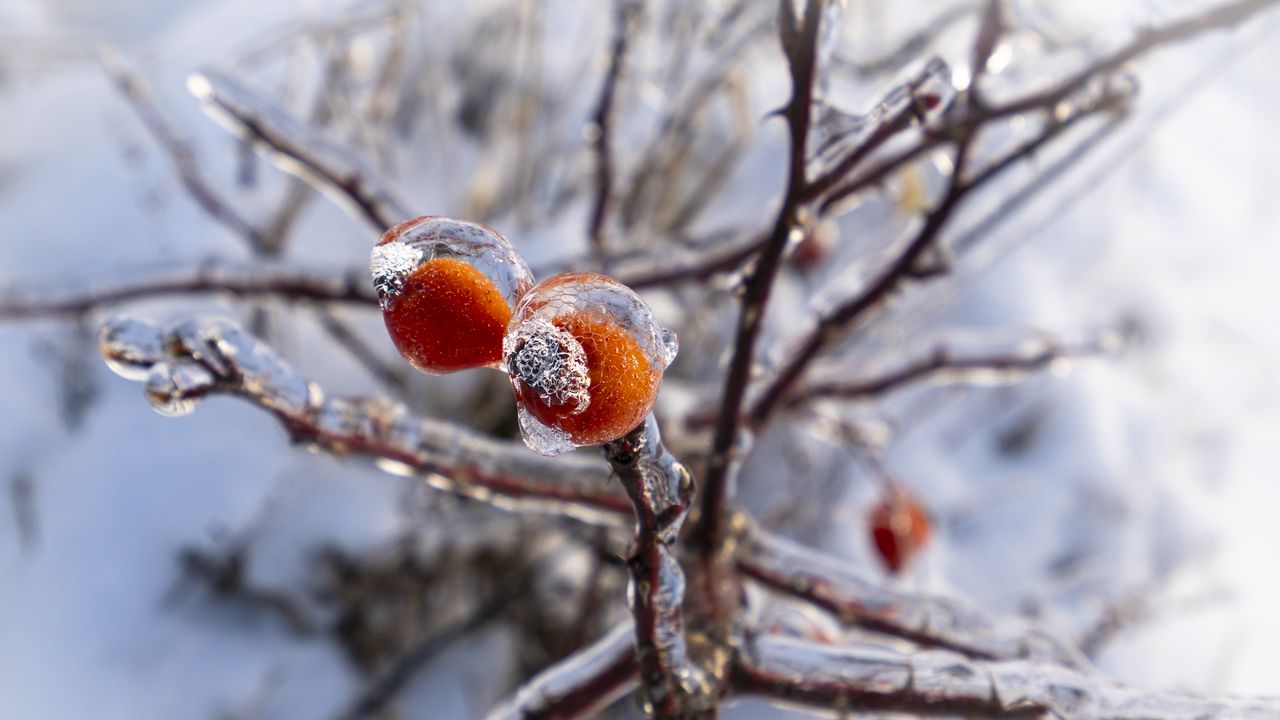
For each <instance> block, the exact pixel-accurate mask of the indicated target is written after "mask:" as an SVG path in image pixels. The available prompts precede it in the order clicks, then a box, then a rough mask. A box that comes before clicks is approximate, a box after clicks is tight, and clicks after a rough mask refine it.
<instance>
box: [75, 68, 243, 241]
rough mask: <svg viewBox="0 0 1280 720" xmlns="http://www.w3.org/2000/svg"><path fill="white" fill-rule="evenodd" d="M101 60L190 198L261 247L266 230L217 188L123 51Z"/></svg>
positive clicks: (211, 215) (210, 215)
mask: <svg viewBox="0 0 1280 720" xmlns="http://www.w3.org/2000/svg"><path fill="white" fill-rule="evenodd" d="M99 60H100V62H101V65H102V68H103V70H104V71H105V72H106V73H107V75H108V77H110V79H111V81H112V82H113V83H115V85H116V87H117V88H119V90H120V94H121V95H123V96H124V98H125V100H128V101H129V104H130V105H131V106H132V107H133V110H134V112H135V113H137V115H138V119H139V120H141V121H142V124H143V126H144V127H146V129H147V132H149V133H150V134H151V137H152V138H154V139H155V141H156V144H157V145H159V146H160V149H161V150H163V151H164V153H165V154H166V155H168V156H169V161H170V162H171V163H172V164H173V169H174V173H175V174H176V175H177V176H178V179H179V180H180V181H181V182H182V187H183V188H184V189H186V191H187V194H188V195H190V196H191V199H192V200H194V201H195V202H196V204H197V205H199V206H200V208H201V209H203V210H204V211H205V213H206V214H207V215H208V216H209V217H211V218H213V219H214V220H215V221H217V222H218V223H219V224H221V225H223V226H224V227H226V228H228V229H229V230H231V231H232V232H234V233H236V234H237V235H239V236H240V237H242V238H244V241H245V242H246V243H248V245H249V247H250V248H251V249H254V250H259V249H261V248H262V247H263V244H264V242H265V239H266V235H265V233H264V232H263V231H262V230H261V229H260V228H258V227H256V226H255V225H254V224H253V223H252V222H250V221H249V220H247V219H246V218H245V217H244V216H243V215H241V214H240V212H239V211H238V210H236V208H235V207H233V206H232V204H231V203H230V202H229V201H228V200H227V199H226V198H224V197H223V196H222V195H221V194H220V193H219V192H218V191H217V190H215V189H214V187H213V185H212V184H211V183H210V182H209V181H208V179H207V178H206V177H205V175H204V172H203V171H202V170H201V169H200V166H199V164H198V163H197V162H196V154H195V151H194V150H193V149H192V148H191V145H190V144H189V143H188V142H187V141H186V140H183V139H182V138H181V137H179V135H178V132H177V131H176V130H174V128H173V126H172V125H170V124H169V121H168V120H166V119H165V118H164V116H163V115H161V114H160V111H159V109H157V108H156V106H155V102H154V101H153V100H152V98H151V93H150V92H149V91H148V90H147V87H146V85H145V84H144V83H143V82H142V80H141V79H140V78H138V77H137V76H136V75H135V74H134V73H133V72H132V71H131V70H130V69H129V68H128V66H127V65H125V63H124V60H123V59H122V58H121V57H120V54H119V53H118V52H116V51H115V49H114V48H110V47H108V48H105V49H104V50H103V51H102V52H101V53H99Z"/></svg>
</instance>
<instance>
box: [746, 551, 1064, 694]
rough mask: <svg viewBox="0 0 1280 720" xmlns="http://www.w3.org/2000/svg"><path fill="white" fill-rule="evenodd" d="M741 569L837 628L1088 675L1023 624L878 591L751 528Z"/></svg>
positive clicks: (831, 561) (830, 562)
mask: <svg viewBox="0 0 1280 720" xmlns="http://www.w3.org/2000/svg"><path fill="white" fill-rule="evenodd" d="M737 566H738V569H739V570H740V571H741V572H742V573H743V574H745V575H746V576H747V577H750V578H752V579H753V580H755V581H757V582H759V583H761V584H762V585H764V586H765V587H768V588H771V589H773V590H776V591H779V592H783V593H786V594H788V595H792V596H794V597H796V598H799V599H801V600H804V601H806V602H808V603H810V604H812V605H815V606H817V607H819V608H822V609H823V610H826V611H827V612H829V613H831V614H832V615H833V616H835V618H836V619H837V620H839V621H840V622H842V623H844V624H846V625H850V626H855V627H860V628H863V629H866V630H871V631H874V632H878V633H883V634H885V635H892V636H894V637H899V638H903V639H906V640H910V641H911V642H913V643H915V644H917V645H919V646H921V647H926V648H941V649H946V650H951V651H953V652H957V653H961V654H963V655H966V656H968V657H973V658H980V659H987V660H1009V659H1015V658H1021V659H1034V660H1038V661H1042V662H1051V663H1057V664H1060V665H1063V666H1066V667H1072V668H1077V669H1086V668H1088V666H1089V664H1088V661H1087V660H1085V659H1084V658H1083V657H1082V656H1081V655H1080V653H1079V652H1078V651H1077V650H1075V649H1074V648H1072V647H1071V646H1070V645H1069V644H1067V643H1065V642H1063V641H1061V640H1058V639H1057V638H1054V637H1053V636H1051V635H1049V634H1048V633H1046V632H1044V631H1041V630H1037V629H1035V628H1032V627H1030V626H1028V625H1027V624H1025V623H1021V622H1016V621H1001V620H997V619H995V618H992V617H989V616H987V615H985V614H983V613H981V612H979V611H978V610H975V609H973V608H970V607H967V606H965V605H963V604H961V603H958V602H955V601H953V600H948V599H945V598H941V597H931V596H927V595H917V594H912V593H907V592H901V591H897V590H891V589H888V588H885V587H883V586H882V585H881V584H879V583H876V582H873V581H871V580H868V579H866V578H864V577H862V576H861V575H859V574H858V573H857V572H855V571H854V570H853V569H852V568H849V567H848V566H847V565H846V564H845V563H843V562H841V561H840V560H838V559H835V558H832V557H828V556H824V555H822V554H820V553H818V552H817V551H814V550H811V549H809V548H805V547H802V546H800V545H796V544H795V543H792V542H789V541H787V540H783V539H782V538H779V537H777V536H775V535H772V534H770V533H768V532H766V531H764V530H762V529H760V528H756V527H753V528H752V529H751V530H750V531H749V532H748V533H747V534H746V537H745V539H744V541H743V545H742V550H741V552H740V553H739V554H738V556H737Z"/></svg>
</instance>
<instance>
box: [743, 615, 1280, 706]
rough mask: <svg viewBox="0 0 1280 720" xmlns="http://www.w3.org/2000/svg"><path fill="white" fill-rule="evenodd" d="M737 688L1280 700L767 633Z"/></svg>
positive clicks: (883, 695)
mask: <svg viewBox="0 0 1280 720" xmlns="http://www.w3.org/2000/svg"><path fill="white" fill-rule="evenodd" d="M738 660H739V662H738V664H737V666H736V667H735V673H734V680H735V687H736V689H738V690H739V691H741V692H744V693H748V694H756V695H762V696H764V697H766V698H769V699H772V700H775V701H778V702H782V703H789V704H800V705H805V706H809V707H813V708H821V709H825V710H828V711H832V712H841V713H843V712H848V711H849V710H853V709H856V710H858V711H861V712H873V713H874V712H886V711H887V712H893V713H912V714H915V715H918V716H929V717H933V716H947V717H956V716H959V717H988V718H1040V717H1059V718H1101V717H1106V718H1117V719H1119V718H1135V719H1136V718H1154V717H1158V718H1166V719H1167V720H1192V719H1193V718H1196V719H1199V718H1210V717H1231V718H1257V719H1258V720H1261V719H1262V718H1274V717H1276V716H1277V714H1278V713H1280V698H1232V697H1225V698H1206V697H1196V696H1193V695H1179V694H1174V693H1150V692H1143V691H1140V690H1133V689H1130V688H1127V687H1124V686H1122V685H1119V684H1116V683H1113V682H1109V681H1106V680H1103V679H1100V678H1097V677H1095V676H1091V675H1086V674H1083V673H1080V672H1076V671H1073V670H1069V669H1067V668H1063V667H1061V666H1057V665H1046V664H1043V663H1035V662H1028V661H1019V660H1015V661H1007V662H983V661H977V660H969V659H966V658H964V657H962V656H959V655H956V654H955V653H951V652H946V651H942V650H924V651H918V652H912V653H901V652H898V651H896V650H892V649H889V648H885V647H879V646H874V645H853V646H837V645H826V644H822V643H816V642H810V641H806V640H799V639H795V638H787V637H777V636H760V637H756V638H752V639H750V640H749V641H748V644H747V647H746V648H745V649H744V651H743V652H742V653H740V654H739V656H738Z"/></svg>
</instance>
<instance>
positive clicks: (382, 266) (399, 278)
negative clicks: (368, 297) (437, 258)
mask: <svg viewBox="0 0 1280 720" xmlns="http://www.w3.org/2000/svg"><path fill="white" fill-rule="evenodd" d="M420 260H422V251H421V250H419V249H418V248H416V247H413V246H412V245H409V244H407V243H399V242H392V243H387V244H386V245H378V246H376V247H374V248H373V252H372V253H370V255H369V271H370V273H371V274H372V275H373V289H374V290H377V291H378V304H380V305H382V309H383V310H386V309H387V308H388V306H390V305H391V301H392V300H393V299H394V298H396V297H397V296H398V295H399V294H400V291H401V289H403V288H404V282H405V279H407V278H408V277H409V274H410V273H412V272H413V271H414V270H416V269H417V268H418V261H420Z"/></svg>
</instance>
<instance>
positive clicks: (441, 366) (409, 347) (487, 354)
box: [369, 216, 533, 374]
mask: <svg viewBox="0 0 1280 720" xmlns="http://www.w3.org/2000/svg"><path fill="white" fill-rule="evenodd" d="M369 265H370V272H371V275H372V278H373V285H374V288H375V289H376V290H377V292H378V301H379V303H380V304H381V305H382V313H383V319H384V320H385V321H386V325H387V332H388V334H390V336H391V340H392V342H394V343H395V345H396V349H398V350H399V351H400V354H402V355H404V357H405V358H406V359H407V360H408V361H409V362H410V363H412V364H413V365H414V366H415V367H417V368H418V369H420V370H423V371H425V372H429V373H437V374H439V373H448V372H453V371H455V370H464V369H467V368H473V367H485V366H497V365H498V364H499V363H500V362H501V360H502V336H503V332H504V331H505V329H506V327H507V323H508V321H509V320H510V318H511V312H512V309H513V308H514V307H515V304H516V302H517V301H519V299H520V298H521V296H523V295H524V293H525V292H527V291H528V290H529V288H530V287H531V286H532V285H533V278H532V276H531V275H530V273H529V268H528V267H527V266H526V265H525V264H524V261H523V260H521V259H520V256H519V254H518V253H517V252H516V250H515V248H514V247H512V245H511V243H510V242H508V241H507V239H506V238H504V237H503V236H502V235H501V234H500V233H498V232H497V231H495V230H492V229H490V228H487V227H485V226H483V225H477V224H476V223H470V222H466V221H463V220H453V219H451V218H443V217H434V216H422V217H418V218H414V219H412V220H407V221H405V222H403V223H400V224H399V225H397V226H395V227H394V228H392V229H391V230H389V231H387V233H386V234H385V235H383V236H382V239H381V240H380V241H379V243H378V245H377V247H375V248H374V249H373V252H372V254H371V255H370V263H369Z"/></svg>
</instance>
